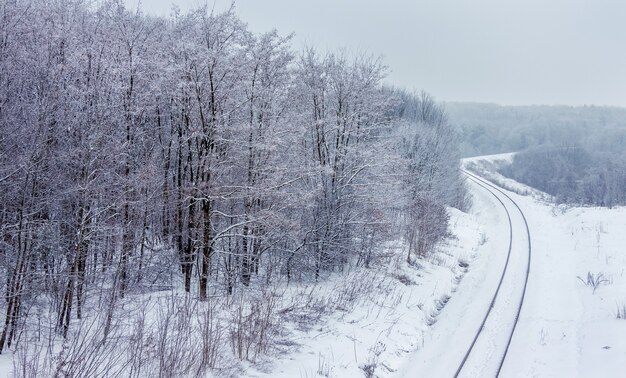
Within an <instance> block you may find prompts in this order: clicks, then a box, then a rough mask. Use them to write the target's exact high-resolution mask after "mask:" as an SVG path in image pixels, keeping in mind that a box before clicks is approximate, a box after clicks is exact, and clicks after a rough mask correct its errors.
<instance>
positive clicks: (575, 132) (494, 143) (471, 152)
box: [446, 103, 626, 156]
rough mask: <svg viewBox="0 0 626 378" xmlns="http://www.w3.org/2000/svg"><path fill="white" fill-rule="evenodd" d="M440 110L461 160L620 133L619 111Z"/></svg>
mask: <svg viewBox="0 0 626 378" xmlns="http://www.w3.org/2000/svg"><path fill="white" fill-rule="evenodd" d="M446 111H447V113H448V116H449V119H450V123H451V124H453V125H454V126H456V127H457V129H458V130H459V132H460V134H461V138H462V144H461V153H462V155H463V156H480V155H489V154H496V153H501V152H512V151H523V150H525V149H527V148H531V147H536V146H540V145H553V146H575V145H580V144H581V141H586V140H588V139H590V138H591V139H595V140H606V141H609V142H610V141H611V140H613V139H614V137H617V138H624V135H625V133H626V109H625V108H616V107H597V106H580V107H571V106H500V105H495V104H475V103H447V104H446ZM622 140H623V139H622Z"/></svg>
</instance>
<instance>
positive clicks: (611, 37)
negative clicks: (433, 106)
mask: <svg viewBox="0 0 626 378" xmlns="http://www.w3.org/2000/svg"><path fill="white" fill-rule="evenodd" d="M127 2H128V3H129V4H134V3H136V0H127ZM172 3H175V4H176V5H177V6H179V7H180V9H181V10H183V11H185V10H187V9H190V8H192V7H194V6H197V5H199V4H200V3H202V2H201V1H196V0H177V1H173V0H151V1H143V5H142V7H143V9H144V10H145V11H146V12H149V13H152V14H159V15H166V14H168V13H169V11H170V9H171V4H172ZM229 5H230V2H229V1H226V0H219V1H216V2H215V3H211V2H209V6H210V7H213V6H214V7H216V8H217V9H224V8H226V7H227V6H229ZM236 9H237V13H238V14H239V15H240V16H241V18H242V19H243V20H245V21H246V22H248V24H249V26H250V28H251V29H252V30H254V31H258V32H262V31H268V30H271V29H272V28H277V29H278V30H279V32H281V33H282V34H289V33H291V32H294V33H295V37H294V44H295V45H296V46H302V45H305V44H307V45H313V46H315V47H318V48H322V49H324V48H328V49H333V50H334V49H336V48H338V47H347V48H348V49H349V50H358V51H362V50H365V51H368V52H370V53H372V54H377V55H378V54H380V55H383V56H384V58H385V63H386V64H387V65H388V66H389V74H388V78H387V81H388V82H390V83H393V84H395V85H397V86H402V87H406V88H418V89H425V90H427V91H429V92H431V93H433V94H434V95H435V96H436V97H437V98H438V99H440V100H445V101H473V102H495V103H500V104H509V105H529V104H566V105H583V104H596V105H617V106H624V105H626V92H624V91H623V88H624V87H626V71H625V70H624V69H623V67H625V66H626V52H625V50H624V49H623V46H624V45H625V44H626V28H625V27H624V26H623V23H622V15H624V14H625V11H626V4H624V3H623V2H619V1H615V0H601V1H593V2H592V1H585V0H555V1H550V2H546V1H541V0H526V1H519V0H515V1H506V2H502V1H496V0H476V1H451V0H443V1H423V0H422V1H412V0H397V1H393V2H392V3H390V2H380V1H372V0H365V1H345V0H344V1H331V0H320V1H315V2H312V1H309V2H294V1H289V0H266V1H254V0H240V1H238V2H237V3H236Z"/></svg>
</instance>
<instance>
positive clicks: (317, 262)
mask: <svg viewBox="0 0 626 378" xmlns="http://www.w3.org/2000/svg"><path fill="white" fill-rule="evenodd" d="M290 40H291V37H290V36H283V35H279V34H278V33H277V32H275V31H272V32H268V33H265V34H256V33H253V32H251V31H250V30H248V28H247V26H246V24H245V22H244V21H243V20H241V19H240V18H239V17H238V16H237V14H236V9H235V8H234V7H233V8H231V9H229V10H227V11H224V12H215V11H212V10H211V9H209V8H206V7H205V8H198V9H196V10H194V11H191V12H188V13H185V14H182V13H180V12H174V13H173V14H172V15H171V16H170V17H167V18H163V17H152V16H147V15H144V14H142V13H141V12H140V11H138V10H134V9H127V8H125V6H124V3H123V2H122V1H119V0H117V1H115V0H114V1H103V2H92V1H87V0H63V1H44V0H31V1H21V0H7V1H2V2H0V291H1V292H2V295H3V296H4V300H3V302H4V303H3V304H4V305H3V306H2V307H1V309H2V314H0V322H1V324H0V327H1V334H0V353H5V352H7V351H10V352H12V353H14V354H15V356H16V357H15V362H14V365H15V369H17V371H19V372H20V376H33V377H34V376H52V375H54V376H70V377H71V376H80V377H89V376H105V375H106V376H131V377H135V376H136V377H139V376H201V375H202V374H204V373H206V372H207V371H209V370H214V371H217V372H219V371H220V370H219V369H223V368H224V366H225V364H226V363H225V362H223V358H225V357H224V356H226V355H228V356H232V357H234V358H236V359H239V360H245V361H254V360H255V358H256V356H259V355H262V354H263V353H267V352H268V351H270V350H272V345H271V343H272V342H271V340H272V338H271V337H270V336H269V335H270V333H271V332H272V330H273V329H274V328H272V327H271V326H272V324H273V323H272V322H273V320H272V319H273V316H275V315H276V313H278V312H279V311H288V310H287V309H279V308H277V307H276V306H274V305H273V303H275V301H274V298H275V295H277V294H276V292H275V291H272V290H270V289H275V288H277V287H286V286H288V285H290V284H291V283H294V282H322V281H324V280H326V279H328V277H330V276H331V275H337V274H339V275H341V274H343V272H347V271H349V270H351V269H375V267H376V266H377V264H381V262H380V261H379V258H380V257H381V256H383V255H384V253H385V245H386V243H387V242H389V241H394V240H403V241H404V243H406V245H407V248H406V252H405V253H406V255H405V257H404V261H406V263H407V264H414V263H415V260H416V259H419V258H422V257H424V256H427V255H428V254H429V253H430V252H431V251H432V250H433V249H434V248H435V247H436V245H437V244H438V243H439V242H441V241H442V240H443V239H444V238H445V237H446V236H447V229H448V215H447V210H446V209H447V207H449V206H453V207H457V208H461V209H464V208H467V207H468V205H469V201H468V197H467V194H466V191H465V187H464V183H463V180H462V179H461V177H460V173H459V171H458V166H459V158H460V152H459V137H458V134H457V132H456V131H455V129H454V128H453V127H452V126H451V125H450V123H449V122H448V120H447V117H446V113H445V111H444V109H443V107H442V106H440V105H439V104H437V103H436V102H435V101H434V99H433V98H432V97H431V96H430V95H428V94H426V93H423V92H422V93H413V92H408V91H405V90H400V89H395V88H390V87H387V86H384V85H383V83H382V80H383V79H384V77H385V74H386V72H387V67H386V66H385V65H384V63H383V62H382V60H381V59H380V58H378V57H376V56H371V55H368V54H364V53H363V54H361V53H354V54H349V53H347V52H343V51H339V52H323V51H318V50H315V49H312V48H306V49H304V50H296V49H294V48H293V47H292V46H291V42H290ZM281 285H282V286H281ZM163 293H169V294H167V295H163ZM174 293H175V294H176V295H174ZM138 302H142V303H147V304H146V305H145V306H144V307H142V310H141V311H138V312H131V310H130V309H131V308H132V307H133V304H134V303H138ZM307 305H309V304H307ZM289 311H293V309H291V310H289ZM131 314H132V316H131ZM224 314H226V315H224ZM224 316H226V317H227V319H229V320H228V321H222V322H220V319H222V318H223V317H224ZM194 330H199V331H198V332H196V331H194ZM191 356H193V357H194V358H191ZM220 361H222V362H220ZM151 374H156V375H151Z"/></svg>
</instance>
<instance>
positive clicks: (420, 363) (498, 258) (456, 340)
mask: <svg viewBox="0 0 626 378" xmlns="http://www.w3.org/2000/svg"><path fill="white" fill-rule="evenodd" d="M469 184H470V189H471V191H472V194H473V197H474V207H473V210H472V216H474V217H475V219H476V221H477V222H479V223H480V224H481V225H483V226H484V227H485V229H486V230H487V232H486V234H485V236H484V239H485V240H484V243H483V244H482V245H481V246H480V247H479V249H478V250H477V251H476V254H475V256H474V259H473V261H472V262H471V264H472V265H471V267H470V270H469V272H468V273H467V275H466V276H465V277H464V278H463V282H462V284H461V285H460V286H459V288H458V291H457V292H456V293H455V294H454V295H453V296H452V299H450V301H449V303H448V305H447V306H446V308H445V310H444V311H443V312H442V313H441V314H440V315H439V317H438V320H437V323H436V324H435V325H434V326H433V327H432V328H431V330H430V332H429V333H428V334H427V339H426V340H425V343H424V345H423V347H422V349H420V350H419V351H417V352H416V353H415V354H414V356H413V358H412V359H410V361H408V362H407V364H406V365H405V366H404V369H400V370H399V371H398V376H400V377H407V378H408V377H416V376H436V377H453V376H455V374H456V373H457V371H458V370H459V366H460V364H461V363H462V361H463V360H464V358H465V357H466V354H467V352H468V349H469V348H470V346H471V345H472V343H473V342H474V340H475V339H476V340H475V344H474V347H473V348H472V353H470V354H469V356H467V360H466V362H465V364H464V366H463V369H462V372H461V374H460V375H459V376H463V377H482V376H495V375H496V373H497V370H498V368H499V366H500V361H501V359H502V356H503V355H504V353H505V349H506V347H507V344H508V341H509V339H510V335H511V331H512V329H513V324H514V323H515V319H516V316H517V312H518V308H519V303H520V300H521V296H522V293H523V290H524V285H525V276H526V271H527V268H528V247H529V245H528V234H527V232H526V227H525V223H524V218H523V217H522V215H521V213H520V211H519V210H518V209H517V208H516V207H515V206H514V205H513V204H512V202H511V201H510V200H509V199H507V198H506V196H505V195H504V194H502V193H499V192H497V191H495V190H494V192H495V193H496V194H492V193H491V192H490V191H488V190H486V189H485V187H484V186H486V185H485V184H482V185H483V186H479V185H478V184H477V183H475V182H471V181H470V182H469ZM507 210H508V212H509V213H510V218H511V219H510V222H511V224H510V225H509V216H508V215H507ZM509 249H510V251H511V253H510V257H509ZM507 258H508V268H507V270H506V272H505V273H506V274H505V275H504V278H503V277H502V275H503V271H504V269H505V266H507ZM501 279H502V283H501V285H500V280H501ZM499 285H500V289H499V292H498V299H497V300H496V301H495V302H493V297H494V294H495V291H496V290H497V288H498V286H499ZM492 302H493V308H492V309H491V311H490V314H489V317H488V319H487V320H486V321H485V315H486V313H487V310H488V309H490V308H491V305H492ZM483 322H484V323H485V324H484V328H483V330H482V332H481V336H480V337H478V338H476V333H477V332H478V330H479V329H481V324H483ZM505 367H506V364H505Z"/></svg>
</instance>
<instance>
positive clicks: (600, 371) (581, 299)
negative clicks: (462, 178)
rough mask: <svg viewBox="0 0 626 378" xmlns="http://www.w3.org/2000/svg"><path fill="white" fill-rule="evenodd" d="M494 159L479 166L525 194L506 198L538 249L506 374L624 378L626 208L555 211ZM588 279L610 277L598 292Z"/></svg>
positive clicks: (560, 209) (534, 257)
mask: <svg viewBox="0 0 626 378" xmlns="http://www.w3.org/2000/svg"><path fill="white" fill-rule="evenodd" d="M476 160H479V161H481V160H482V161H485V162H489V161H490V158H489V157H483V158H481V159H474V161H473V162H474V163H476ZM493 160H495V161H491V164H480V163H478V165H482V169H483V171H490V172H489V175H490V177H491V178H493V179H495V181H496V182H498V183H509V184H512V185H510V187H511V188H513V189H515V190H516V191H517V192H520V193H525V194H526V195H520V194H516V193H512V192H510V191H509V192H508V194H509V195H510V196H511V197H512V198H513V199H514V200H515V201H516V202H517V203H518V204H519V205H520V207H521V208H522V210H523V211H524V213H525V215H526V218H527V219H528V223H529V227H530V232H531V235H532V243H533V254H532V264H531V273H530V278H529V283H528V289H527V293H526V299H525V303H524V306H523V308H522V313H521V317H520V322H519V324H518V327H517V330H516V332H515V335H514V338H513V342H512V345H511V349H510V350H509V353H508V356H507V360H506V362H505V364H504V367H503V371H502V373H503V374H502V375H503V376H512V377H564V376H566V377H575V376H580V377H589V376H602V377H620V376H623V369H624V368H625V367H626V339H625V338H624V335H626V321H625V320H623V319H617V318H616V314H617V309H618V306H622V305H623V304H624V303H626V277H624V270H625V267H626V250H625V249H624V246H625V245H626V233H624V232H623V227H624V225H626V208H614V209H607V208H596V207H574V208H567V207H562V206H560V207H557V206H554V205H552V204H550V203H547V202H546V201H545V197H543V196H541V195H538V194H540V193H539V192H538V191H536V190H534V189H533V188H528V187H525V186H524V185H522V184H519V183H515V182H511V181H512V180H509V179H506V178H503V177H502V176H500V175H499V174H497V173H496V172H493V170H490V169H489V167H494V166H497V164H500V163H499V162H501V161H502V157H501V156H496V157H494V159H493ZM466 164H467V162H466ZM478 206H480V205H479V204H478ZM487 230H488V235H489V231H491V232H490V233H493V229H492V228H490V227H487ZM588 274H592V275H593V277H597V276H598V275H600V274H601V275H602V277H605V278H606V281H602V283H601V284H599V286H598V287H597V289H596V290H595V293H594V290H593V288H592V287H590V286H588V285H586V284H585V283H584V282H583V281H585V282H586V281H587V276H588ZM579 277H580V278H579ZM581 279H582V280H581ZM463 284H465V283H463Z"/></svg>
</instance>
